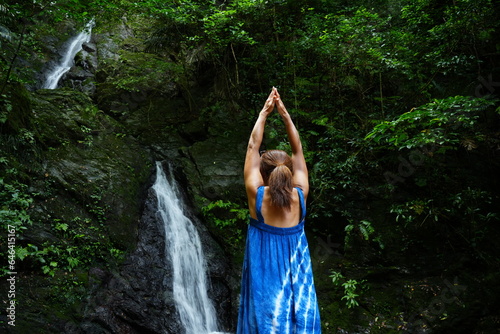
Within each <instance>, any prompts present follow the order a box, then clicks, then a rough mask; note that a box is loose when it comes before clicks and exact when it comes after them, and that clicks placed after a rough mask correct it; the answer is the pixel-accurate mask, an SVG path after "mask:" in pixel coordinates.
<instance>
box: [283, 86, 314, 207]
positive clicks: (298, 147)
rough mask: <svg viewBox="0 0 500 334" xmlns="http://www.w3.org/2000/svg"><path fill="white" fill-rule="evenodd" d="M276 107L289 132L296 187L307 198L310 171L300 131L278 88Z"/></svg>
mask: <svg viewBox="0 0 500 334" xmlns="http://www.w3.org/2000/svg"><path fill="white" fill-rule="evenodd" d="M275 100H276V107H277V109H278V112H279V114H280V115H281V118H282V119H283V122H284V123H285V129H286V132H287V134H288V140H289V142H290V146H291V148H292V161H293V183H294V187H299V188H301V189H302V191H303V192H304V196H305V197H306V198H307V195H308V194H309V173H308V171H307V165H306V159H305V158H304V152H303V150H302V143H301V141H300V136H299V132H298V131H297V128H296V127H295V124H293V121H292V118H291V117H290V114H289V113H288V111H287V110H286V108H285V104H284V103H283V101H282V100H281V97H280V95H279V93H278V91H277V90H276V94H275Z"/></svg>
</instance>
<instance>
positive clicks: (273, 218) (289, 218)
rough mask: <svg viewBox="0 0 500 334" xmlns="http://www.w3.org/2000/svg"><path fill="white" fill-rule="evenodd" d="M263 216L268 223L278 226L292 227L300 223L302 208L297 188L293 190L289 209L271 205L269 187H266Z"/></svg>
mask: <svg viewBox="0 0 500 334" xmlns="http://www.w3.org/2000/svg"><path fill="white" fill-rule="evenodd" d="M262 216H263V218H264V222H265V223H266V224H267V225H271V226H276V227H292V226H295V225H297V224H298V223H300V217H301V208H300V199H299V194H298V191H297V189H296V188H294V189H293V191H292V196H291V206H290V210H287V209H283V208H279V207H276V206H273V205H271V194H270V191H269V187H264V198H263V201H262Z"/></svg>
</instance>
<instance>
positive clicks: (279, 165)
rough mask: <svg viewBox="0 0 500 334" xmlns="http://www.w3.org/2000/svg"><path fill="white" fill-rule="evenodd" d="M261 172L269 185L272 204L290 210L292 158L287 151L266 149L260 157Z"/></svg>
mask: <svg viewBox="0 0 500 334" xmlns="http://www.w3.org/2000/svg"><path fill="white" fill-rule="evenodd" d="M260 173H261V174H262V177H263V179H264V182H265V183H266V184H267V185H268V186H269V192H270V195H271V205H274V206H277V207H279V208H284V209H287V210H289V209H290V208H291V206H292V191H293V184H292V180H293V163H292V158H290V156H289V155H288V154H287V153H286V152H285V151H281V150H270V151H266V152H265V153H264V154H262V156H261V158H260Z"/></svg>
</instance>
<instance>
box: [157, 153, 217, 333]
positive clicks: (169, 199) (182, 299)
mask: <svg viewBox="0 0 500 334" xmlns="http://www.w3.org/2000/svg"><path fill="white" fill-rule="evenodd" d="M153 189H154V190H155V192H156V196H157V198H158V214H159V216H160V217H161V219H162V221H163V223H164V226H165V236H166V242H165V247H166V253H167V254H168V256H170V260H171V262H172V266H173V293H174V300H175V303H176V307H177V310H178V312H179V315H180V318H181V323H182V324H183V326H184V328H185V329H186V334H208V333H211V334H215V333H218V332H217V317H216V313H215V309H214V306H213V304H212V301H211V300H210V298H209V297H208V294H207V277H206V263H205V258H204V256H203V249H202V246H201V241H200V237H199V235H198V232H197V230H196V227H195V226H194V224H193V223H192V221H191V220H190V219H189V218H188V217H186V215H185V214H184V208H183V207H184V205H183V203H182V202H181V200H180V198H181V196H180V194H179V191H178V187H177V184H176V183H175V179H174V178H173V176H172V175H170V176H169V177H168V178H167V176H166V175H165V172H164V171H163V168H162V166H161V164H160V163H159V162H157V163H156V182H155V184H154V185H153Z"/></svg>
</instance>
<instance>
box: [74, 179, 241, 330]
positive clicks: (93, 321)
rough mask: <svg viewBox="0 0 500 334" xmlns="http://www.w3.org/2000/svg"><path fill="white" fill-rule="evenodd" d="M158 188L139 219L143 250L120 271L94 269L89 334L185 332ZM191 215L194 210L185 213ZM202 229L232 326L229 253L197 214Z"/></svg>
mask: <svg viewBox="0 0 500 334" xmlns="http://www.w3.org/2000/svg"><path fill="white" fill-rule="evenodd" d="M157 211H158V203H157V199H156V194H155V192H154V190H153V189H150V190H149V191H148V193H147V197H146V201H145V206H144V210H143V214H142V217H141V220H140V223H139V229H138V230H139V232H138V241H137V248H136V250H135V251H133V252H132V253H131V254H130V255H129V256H127V259H126V260H125V262H124V263H123V265H122V266H121V267H120V269H119V271H118V272H114V273H111V272H104V271H102V269H99V268H93V269H92V270H91V281H92V283H91V291H92V292H91V294H92V297H91V298H90V301H89V302H88V304H87V307H86V312H85V313H86V315H85V318H84V321H83V323H82V324H81V326H80V329H81V330H82V331H83V332H84V333H103V332H109V333H138V334H139V333H169V334H170V333H171V334H177V333H183V328H182V325H181V323H180V320H179V316H178V314H177V310H176V307H175V302H174V300H173V294H172V291H173V285H172V284H173V283H172V264H171V263H170V261H169V258H168V255H166V254H165V252H166V250H165V230H164V228H163V225H162V224H163V223H162V222H161V221H160V219H158V216H157ZM185 214H187V215H189V212H185ZM191 219H192V221H194V222H195V224H196V227H197V229H198V231H199V233H200V236H201V239H202V243H203V250H204V253H205V255H206V258H207V261H208V275H209V277H210V279H211V283H212V284H211V290H210V291H209V294H210V297H211V299H212V300H213V301H214V305H216V306H217V307H216V310H217V315H218V319H220V325H221V327H224V328H228V327H230V326H231V322H232V321H231V320H230V319H229V316H230V315H231V303H230V298H231V291H230V289H229V286H228V283H227V282H226V281H227V277H228V276H229V275H230V270H229V268H230V267H229V265H228V263H227V261H225V260H224V258H225V256H224V254H223V252H222V250H221V248H220V246H219V245H217V244H216V243H215V242H214V240H213V239H212V238H211V237H210V236H209V235H208V233H207V231H206V229H205V228H204V227H203V225H202V224H201V223H200V222H199V221H198V220H197V219H196V217H194V216H192V217H191Z"/></svg>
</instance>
